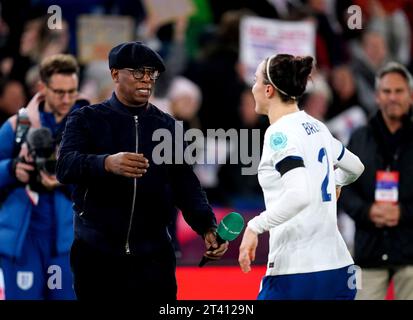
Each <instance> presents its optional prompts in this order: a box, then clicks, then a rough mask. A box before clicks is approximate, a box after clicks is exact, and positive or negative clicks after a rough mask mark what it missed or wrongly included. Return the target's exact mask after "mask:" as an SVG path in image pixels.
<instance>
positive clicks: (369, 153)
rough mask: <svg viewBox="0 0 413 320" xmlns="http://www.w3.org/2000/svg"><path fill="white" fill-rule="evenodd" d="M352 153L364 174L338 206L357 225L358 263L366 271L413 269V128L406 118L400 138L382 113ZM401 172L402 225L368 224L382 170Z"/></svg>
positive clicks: (359, 134) (356, 139)
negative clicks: (388, 268)
mask: <svg viewBox="0 0 413 320" xmlns="http://www.w3.org/2000/svg"><path fill="white" fill-rule="evenodd" d="M348 149H349V150H351V151H352V152H354V153H355V154H356V155H357V156H359V157H360V160H361V161H362V162H363V164H364V166H365V170H364V172H363V174H362V175H361V176H360V178H359V179H358V180H357V181H356V182H354V183H353V184H351V185H350V186H347V187H344V188H343V192H342V194H341V197H340V201H339V204H340V205H341V206H342V207H343V209H344V210H345V211H346V212H347V213H348V214H349V215H350V216H351V217H352V218H353V219H354V221H355V223H356V235H355V243H354V245H355V262H356V264H358V265H360V266H361V267H382V266H391V265H405V264H413V125H412V122H411V120H410V119H409V118H407V117H406V119H405V121H404V124H403V128H402V129H400V130H398V131H397V132H396V133H395V134H391V133H390V132H389V130H388V129H387V127H386V125H385V123H384V120H383V117H382V115H381V112H380V111H379V112H378V113H377V115H376V116H375V117H373V118H372V119H371V121H370V122H369V124H368V125H367V126H365V127H363V128H360V129H358V130H356V131H355V132H354V134H353V135H352V137H351V140H350V143H349V145H348ZM386 169H389V170H397V171H399V172H400V181H399V205H400V207H401V218H400V222H399V224H398V225H397V226H396V227H384V228H377V227H376V226H375V225H374V224H373V222H371V220H370V219H369V218H368V213H369V210H370V207H371V205H372V204H373V202H374V192H375V184H376V171H377V170H386Z"/></svg>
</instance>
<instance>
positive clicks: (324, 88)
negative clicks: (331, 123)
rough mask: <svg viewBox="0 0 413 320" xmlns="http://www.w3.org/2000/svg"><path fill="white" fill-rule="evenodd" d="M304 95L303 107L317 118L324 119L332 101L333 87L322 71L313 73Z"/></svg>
mask: <svg viewBox="0 0 413 320" xmlns="http://www.w3.org/2000/svg"><path fill="white" fill-rule="evenodd" d="M312 80H313V81H310V82H309V84H308V86H307V90H306V91H305V94H304V96H303V101H302V102H301V104H302V105H303V109H304V111H305V112H306V113H308V114H309V115H310V116H312V117H314V118H316V119H317V120H320V121H324V119H325V117H326V114H327V111H328V107H329V104H330V101H331V89H330V87H329V85H328V84H327V82H326V80H325V79H324V76H323V75H322V74H321V73H317V74H314V75H313V79H312Z"/></svg>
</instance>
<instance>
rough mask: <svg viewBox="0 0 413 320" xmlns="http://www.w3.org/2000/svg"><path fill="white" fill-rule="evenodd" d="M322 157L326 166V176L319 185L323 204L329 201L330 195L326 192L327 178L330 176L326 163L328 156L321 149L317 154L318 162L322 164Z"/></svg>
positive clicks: (324, 150) (323, 149)
mask: <svg viewBox="0 0 413 320" xmlns="http://www.w3.org/2000/svg"><path fill="white" fill-rule="evenodd" d="M324 156H325V157H326V165H327V174H326V176H325V178H324V180H323V183H322V184H321V197H322V198H323V202H328V201H331V193H328V192H327V187H328V176H329V175H330V166H329V163H328V156H327V151H326V149H325V148H321V149H320V151H319V152H318V161H319V162H321V163H323V159H324Z"/></svg>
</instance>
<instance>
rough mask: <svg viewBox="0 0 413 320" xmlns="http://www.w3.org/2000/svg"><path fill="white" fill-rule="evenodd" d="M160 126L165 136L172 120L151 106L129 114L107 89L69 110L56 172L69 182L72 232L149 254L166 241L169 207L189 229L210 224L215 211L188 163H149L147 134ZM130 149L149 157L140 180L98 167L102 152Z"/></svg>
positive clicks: (103, 246) (103, 245)
mask: <svg viewBox="0 0 413 320" xmlns="http://www.w3.org/2000/svg"><path fill="white" fill-rule="evenodd" d="M160 128H163V129H166V130H167V131H168V132H170V133H171V134H172V137H173V136H174V132H175V120H174V119H173V118H172V117H171V116H169V115H167V114H166V113H163V112H162V111H160V110H159V109H157V108H156V107H155V106H153V105H151V104H148V105H147V107H146V108H145V109H143V111H142V113H141V114H140V115H132V113H130V112H129V111H128V109H127V107H126V106H124V105H123V104H122V103H121V102H120V101H119V100H118V99H117V97H116V96H115V95H113V96H112V98H111V99H109V100H107V101H105V102H103V103H101V104H96V105H92V106H87V107H84V108H82V109H80V110H77V111H75V112H73V113H72V114H71V115H70V116H69V118H68V121H67V125H66V129H65V132H64V135H63V140H62V143H61V147H60V155H59V158H58V163H57V178H58V179H59V181H60V182H62V183H67V184H74V185H75V190H74V192H73V200H74V210H75V237H76V238H79V239H82V240H83V241H85V242H87V243H88V244H89V245H90V246H93V247H95V248H96V249H99V250H102V251H106V252H111V253H114V254H120V255H122V254H133V255H138V254H156V253H157V252H160V251H162V250H164V249H165V248H166V247H169V246H170V240H171V239H170V236H169V234H168V231H167V226H168V225H169V224H170V223H171V221H172V219H173V217H174V212H175V210H176V209H175V206H176V207H178V208H180V209H181V210H182V213H183V216H184V218H185V220H186V221H187V222H188V224H189V225H190V226H191V227H192V229H194V230H195V231H196V232H197V233H199V234H201V235H202V234H203V233H205V232H206V231H207V230H208V229H209V228H212V227H216V220H215V215H214V213H213V212H212V209H211V207H210V206H209V204H208V201H207V199H206V196H205V193H204V192H203V190H202V189H201V186H200V183H199V181H198V179H197V178H196V176H195V174H194V173H193V171H192V168H191V167H190V166H189V165H186V164H156V163H154V161H153V159H152V152H153V150H154V148H155V147H156V146H157V145H159V142H157V141H154V140H153V139H152V137H153V133H154V132H155V131H156V130H157V129H160ZM172 141H175V140H174V138H172ZM175 147H177V145H176V144H175ZM136 151H138V152H139V153H143V154H144V156H145V157H146V158H147V159H148V160H149V168H148V171H147V172H146V173H145V174H144V175H143V176H142V177H141V178H139V179H132V178H126V177H123V176H120V175H115V174H112V173H109V172H106V171H105V169H104V161H105V158H106V157H107V156H108V155H110V154H116V153H118V152H136Z"/></svg>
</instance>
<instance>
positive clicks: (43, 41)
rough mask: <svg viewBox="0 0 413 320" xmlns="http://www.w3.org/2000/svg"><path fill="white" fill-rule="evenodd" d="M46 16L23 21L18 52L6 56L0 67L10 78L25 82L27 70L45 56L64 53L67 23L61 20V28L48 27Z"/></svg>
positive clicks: (67, 37)
mask: <svg viewBox="0 0 413 320" xmlns="http://www.w3.org/2000/svg"><path fill="white" fill-rule="evenodd" d="M47 20H48V17H47V16H43V17H38V18H35V19H31V20H29V21H27V22H26V23H25V26H24V30H23V33H22V36H21V39H20V49H19V53H18V54H16V55H13V56H9V57H6V58H5V59H4V60H3V61H2V63H1V68H2V70H5V72H4V71H3V72H4V74H5V75H7V76H8V77H10V78H13V79H16V80H18V81H20V82H21V83H25V77H26V73H27V72H28V70H29V69H30V68H31V67H33V66H35V65H37V64H39V63H40V62H41V61H42V60H43V59H44V58H46V57H47V56H50V55H53V54H58V53H66V52H67V50H68V45H69V31H68V25H67V23H66V22H65V21H64V20H63V22H62V29H50V28H49V27H48V25H47Z"/></svg>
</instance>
